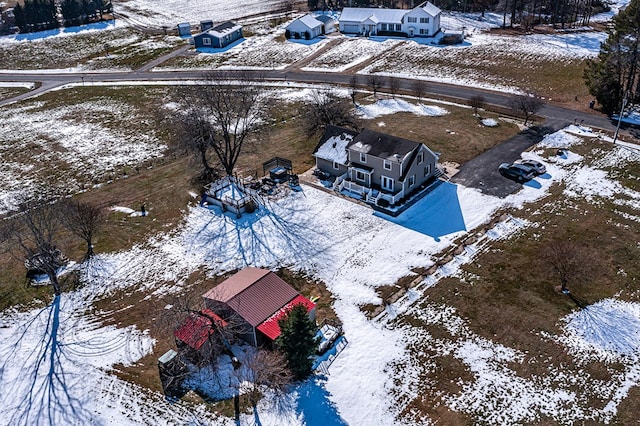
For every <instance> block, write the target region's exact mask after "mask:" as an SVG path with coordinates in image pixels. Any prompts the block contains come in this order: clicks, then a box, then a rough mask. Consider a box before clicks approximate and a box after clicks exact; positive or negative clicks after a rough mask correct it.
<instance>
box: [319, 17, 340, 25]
mask: <svg viewBox="0 0 640 426" xmlns="http://www.w3.org/2000/svg"><path fill="white" fill-rule="evenodd" d="M315 18H316V19H317V20H318V21H320V22H323V23H324V24H325V25H326V24H329V25H334V24H335V23H336V20H335V19H333V17H331V16H329V15H318V16H316V17H315Z"/></svg>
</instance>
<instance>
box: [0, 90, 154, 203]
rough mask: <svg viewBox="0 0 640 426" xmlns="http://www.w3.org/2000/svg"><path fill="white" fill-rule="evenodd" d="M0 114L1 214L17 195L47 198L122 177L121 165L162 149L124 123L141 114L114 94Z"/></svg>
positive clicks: (11, 109) (10, 109)
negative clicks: (63, 104) (109, 97)
mask: <svg viewBox="0 0 640 426" xmlns="http://www.w3.org/2000/svg"><path fill="white" fill-rule="evenodd" d="M3 117H4V118H3V125H2V127H0V141H1V142H0V158H1V159H2V163H1V164H0V171H1V173H0V185H1V186H2V189H1V190H0V212H2V213H5V212H7V211H9V210H12V209H13V207H14V203H15V200H16V197H17V196H18V194H20V195H22V196H38V195H39V196H42V197H44V198H46V197H50V196H52V195H66V194H69V193H74V192H77V191H80V190H82V189H84V188H85V187H86V186H87V185H89V186H90V185H91V184H92V183H94V182H95V183H98V182H103V181H104V180H105V177H107V176H111V177H112V178H114V177H115V176H122V172H123V170H124V167H134V166H136V165H139V164H141V163H143V162H145V161H147V160H149V159H152V158H157V157H159V156H161V155H162V153H163V151H164V150H165V146H164V144H163V143H161V142H160V141H158V140H157V139H156V138H155V137H154V136H153V135H152V132H151V131H150V132H148V133H144V134H142V133H139V132H138V131H136V129H134V128H133V127H131V126H126V125H124V124H123V123H125V122H126V121H127V120H135V119H141V118H139V115H138V113H137V112H136V111H135V108H133V107H132V106H131V105H129V104H127V103H125V102H121V101H114V100H112V99H104V100H98V101H87V102H80V103H75V104H73V105H65V106H58V107H50V106H48V105H47V104H46V103H45V102H33V103H31V104H28V105H22V106H12V107H6V108H5V109H4V115H3ZM25 117H29V119H28V120H25ZM117 123H121V124H120V125H118V124H117Z"/></svg>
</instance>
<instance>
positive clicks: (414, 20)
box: [407, 16, 417, 23]
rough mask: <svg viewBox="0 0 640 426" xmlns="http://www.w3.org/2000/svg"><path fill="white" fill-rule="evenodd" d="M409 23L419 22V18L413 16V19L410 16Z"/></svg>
mask: <svg viewBox="0 0 640 426" xmlns="http://www.w3.org/2000/svg"><path fill="white" fill-rule="evenodd" d="M407 22H412V23H415V22H417V18H416V17H415V16H413V17H412V16H409V17H408V18H407Z"/></svg>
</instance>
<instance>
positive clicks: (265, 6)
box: [113, 0, 285, 27]
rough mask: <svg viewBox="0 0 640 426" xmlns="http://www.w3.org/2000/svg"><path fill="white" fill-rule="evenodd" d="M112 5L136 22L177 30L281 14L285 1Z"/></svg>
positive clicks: (171, 0) (122, 1)
mask: <svg viewBox="0 0 640 426" xmlns="http://www.w3.org/2000/svg"><path fill="white" fill-rule="evenodd" d="M113 3H114V9H116V10H118V11H119V12H120V13H125V14H126V15H127V16H128V17H129V18H130V19H131V20H132V21H134V22H137V23H140V24H143V25H150V26H155V27H163V26H167V27H174V26H176V25H177V24H178V23H179V22H191V23H192V24H197V23H198V22H200V21H201V20H205V19H213V20H214V21H216V22H218V21H219V22H222V21H225V20H230V19H231V20H232V19H238V18H242V17H247V16H250V15H254V14H260V13H269V12H274V11H280V10H282V7H283V5H284V3H285V1H282V0H271V1H268V2H265V1H256V0H248V1H238V0H231V1H227V0H193V1H190V2H188V3H186V4H185V2H183V1H178V0H115V1H114V2H113Z"/></svg>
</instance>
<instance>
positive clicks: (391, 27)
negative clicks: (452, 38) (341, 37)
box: [339, 1, 442, 37]
mask: <svg viewBox="0 0 640 426" xmlns="http://www.w3.org/2000/svg"><path fill="white" fill-rule="evenodd" d="M441 14H442V12H441V10H440V9H438V8H437V7H436V6H435V5H433V4H432V3H430V2H428V1H427V2H424V3H422V4H421V5H419V6H417V7H414V8H413V9H378V8H363V7H346V8H344V9H343V10H342V14H341V15H340V20H339V22H340V31H341V32H342V33H344V34H359V35H365V36H371V35H377V34H378V33H380V32H383V33H386V34H389V33H402V34H405V35H406V36H408V37H432V36H434V35H435V34H437V33H438V32H439V31H440V15H441Z"/></svg>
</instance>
